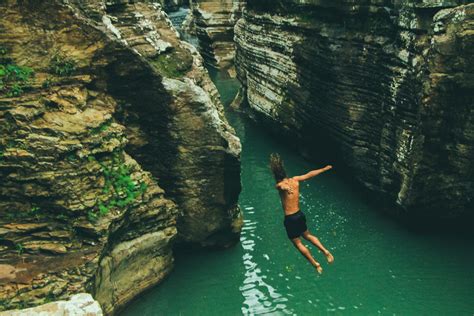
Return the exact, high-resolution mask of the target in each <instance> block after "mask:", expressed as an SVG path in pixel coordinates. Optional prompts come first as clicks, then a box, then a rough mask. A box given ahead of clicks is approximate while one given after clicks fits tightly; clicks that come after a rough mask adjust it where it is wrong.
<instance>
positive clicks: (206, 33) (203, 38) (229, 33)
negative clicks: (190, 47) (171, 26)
mask: <svg viewBox="0 0 474 316" xmlns="http://www.w3.org/2000/svg"><path fill="white" fill-rule="evenodd" d="M244 4H245V1H242V0H192V1H191V11H190V13H191V14H192V19H190V20H192V22H191V23H190V24H191V25H192V32H193V34H194V33H195V34H196V35H197V37H198V39H199V51H200V52H201V54H202V55H203V57H204V60H205V61H206V63H207V64H208V65H210V66H212V67H216V68H221V69H225V68H229V67H230V66H232V65H233V60H234V56H235V44H234V25H235V23H236V22H237V20H238V19H239V18H240V17H241V12H242V9H243V7H244Z"/></svg>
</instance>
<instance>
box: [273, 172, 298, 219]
mask: <svg viewBox="0 0 474 316" xmlns="http://www.w3.org/2000/svg"><path fill="white" fill-rule="evenodd" d="M276 188H277V190H278V193H279V194H280V199H281V204H282V206H283V210H284V211H285V215H291V214H294V213H296V212H298V211H299V210H300V206H299V202H300V183H299V181H298V180H296V179H294V178H286V179H283V181H281V182H279V183H277V185H276Z"/></svg>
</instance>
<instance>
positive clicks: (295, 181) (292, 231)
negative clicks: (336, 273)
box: [270, 154, 334, 273]
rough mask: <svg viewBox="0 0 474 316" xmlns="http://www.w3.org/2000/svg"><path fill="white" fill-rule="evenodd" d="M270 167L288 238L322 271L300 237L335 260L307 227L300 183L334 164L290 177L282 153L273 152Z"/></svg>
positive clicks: (330, 260)
mask: <svg viewBox="0 0 474 316" xmlns="http://www.w3.org/2000/svg"><path fill="white" fill-rule="evenodd" d="M270 168H271V169H272V172H273V176H274V177H275V181H276V183H277V184H276V188H277V190H278V193H280V198H281V204H282V205H283V210H284V211H285V221H284V224H285V228H286V233H287V235H288V238H290V240H291V242H292V243H293V245H294V246H295V247H296V248H297V249H298V250H299V251H300V252H301V254H302V255H303V256H305V258H306V259H308V261H309V262H310V263H311V264H312V265H313V266H314V267H315V268H316V269H317V270H318V272H319V273H322V272H323V268H321V265H320V264H319V263H318V262H317V261H316V260H314V258H313V256H312V255H311V252H310V251H309V250H308V248H306V246H305V245H303V243H302V242H301V239H300V237H301V236H303V238H304V239H306V240H308V241H310V242H311V243H312V244H313V245H315V246H316V247H318V249H319V250H321V251H322V253H324V255H325V256H326V258H327V260H328V262H329V263H333V262H334V257H333V256H332V254H331V253H330V252H329V251H328V250H327V249H326V248H324V246H323V245H322V244H321V242H320V241H319V239H318V238H317V237H316V236H314V235H312V234H311V233H310V232H309V231H308V228H307V227H306V217H305V216H304V214H303V212H302V211H301V210H300V208H299V195H300V188H299V186H300V185H299V183H300V181H305V180H308V179H311V178H312V177H315V176H317V175H319V174H321V173H323V172H325V171H328V170H330V169H332V166H326V167H324V168H322V169H318V170H312V171H310V172H308V173H307V174H304V175H301V176H295V177H292V178H289V177H288V176H287V175H286V171H285V168H284V166H283V161H282V160H281V158H280V155H278V154H271V155H270Z"/></svg>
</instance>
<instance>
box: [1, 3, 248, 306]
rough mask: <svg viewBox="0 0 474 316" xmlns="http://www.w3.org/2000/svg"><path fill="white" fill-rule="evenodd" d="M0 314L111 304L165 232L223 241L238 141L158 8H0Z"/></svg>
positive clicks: (230, 227) (152, 277)
mask: <svg viewBox="0 0 474 316" xmlns="http://www.w3.org/2000/svg"><path fill="white" fill-rule="evenodd" d="M0 12H1V13H0V17H1V19H0V29H1V32H0V54H1V56H0V62H1V66H0V67H1V69H0V70H1V72H0V74H1V76H2V77H1V79H2V81H1V87H0V88H1V95H0V122H1V123H0V130H1V136H0V178H1V181H0V256H1V262H0V297H1V304H0V309H2V310H5V309H13V308H24V307H29V306H36V305H39V304H43V303H47V302H50V301H56V300H64V299H67V298H69V297H70V296H71V295H73V294H75V293H81V292H88V293H91V294H92V295H93V296H94V298H95V299H96V300H97V301H99V303H100V304H101V306H102V308H103V310H104V313H106V314H110V313H113V312H115V311H116V310H118V309H120V308H121V307H122V306H123V305H124V304H126V303H127V302H128V301H130V300H131V299H132V298H133V297H135V296H136V295H138V294H139V293H141V292H143V291H144V290H145V289H147V288H149V287H151V286H153V285H155V284H157V283H158V282H160V281H161V280H162V279H163V278H164V277H165V276H166V275H167V274H168V273H169V272H170V271H171V269H172V266H173V255H172V243H173V241H177V242H181V243H186V244H193V245H200V246H209V247H226V246H229V245H231V244H233V243H235V242H236V241H237V240H238V236H239V232H240V226H241V219H240V210H239V208H238V205H237V199H238V195H239V192H240V162H239V159H240V157H239V156H240V142H239V139H238V138H237V137H236V136H235V135H234V131H233V129H232V128H231V127H230V126H229V125H228V123H227V121H226V120H225V117H224V115H223V109H222V105H221V104H220V102H219V98H218V93H217V90H216V88H215V86H214V85H213V84H212V82H211V81H210V79H209V77H208V75H207V72H206V71H205V69H204V68H203V61H202V58H201V57H200V55H199V54H198V53H197V52H196V50H195V49H194V48H193V47H191V46H190V45H189V44H186V43H183V42H181V41H180V40H179V39H178V37H177V33H176V31H175V30H174V28H173V27H172V26H171V23H170V21H169V20H168V19H167V17H166V15H165V14H164V13H163V11H161V8H160V6H159V5H156V4H150V3H146V2H136V1H135V2H134V3H128V1H127V2H124V1H108V2H107V5H106V4H105V2H101V1H69V2H68V4H64V3H63V2H62V1H48V2H37V1H13V0H11V1H4V2H2V3H1V4H0Z"/></svg>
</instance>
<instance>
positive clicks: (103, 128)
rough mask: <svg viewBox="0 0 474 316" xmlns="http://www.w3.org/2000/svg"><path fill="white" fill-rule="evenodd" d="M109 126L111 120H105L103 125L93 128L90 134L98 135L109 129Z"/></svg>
mask: <svg viewBox="0 0 474 316" xmlns="http://www.w3.org/2000/svg"><path fill="white" fill-rule="evenodd" d="M110 125H112V120H111V119H110V120H107V121H105V122H104V123H103V124H101V125H99V126H97V127H95V128H93V129H92V130H91V133H92V134H99V133H102V132H105V131H106V130H107V129H108V128H109V127H110Z"/></svg>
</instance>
